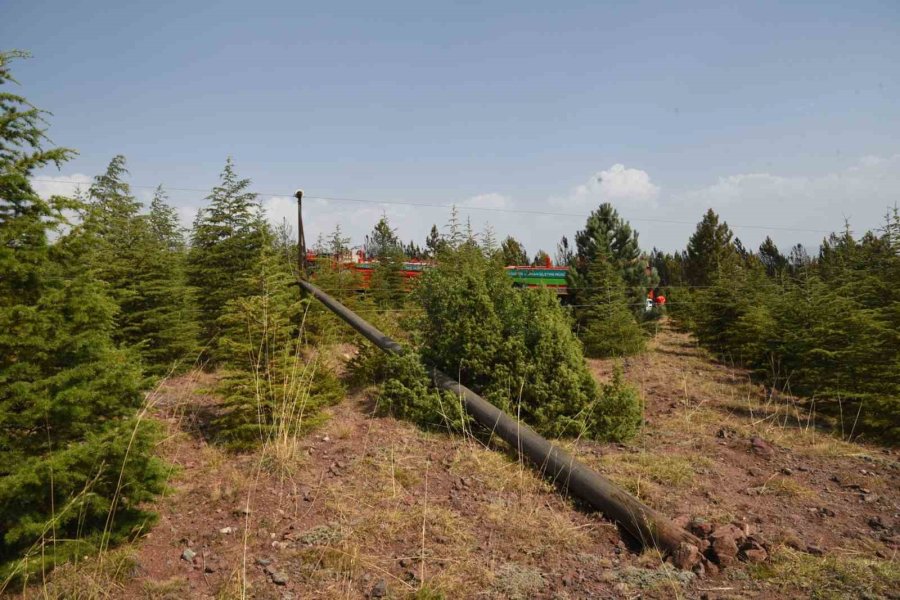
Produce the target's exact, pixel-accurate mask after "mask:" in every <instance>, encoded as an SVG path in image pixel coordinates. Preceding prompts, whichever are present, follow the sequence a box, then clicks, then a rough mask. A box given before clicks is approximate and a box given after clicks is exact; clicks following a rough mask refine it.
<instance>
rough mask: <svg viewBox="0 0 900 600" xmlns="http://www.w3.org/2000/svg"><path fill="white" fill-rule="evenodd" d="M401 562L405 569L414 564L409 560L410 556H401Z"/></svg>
mask: <svg viewBox="0 0 900 600" xmlns="http://www.w3.org/2000/svg"><path fill="white" fill-rule="evenodd" d="M399 563H400V566H401V567H403V568H404V569H405V568H407V567H408V566H410V565H411V564H412V561H411V560H409V559H408V558H401V559H400V560H399Z"/></svg>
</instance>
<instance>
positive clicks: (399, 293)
mask: <svg viewBox="0 0 900 600" xmlns="http://www.w3.org/2000/svg"><path fill="white" fill-rule="evenodd" d="M368 240H369V244H368V255H369V256H370V257H372V258H374V259H375V260H376V262H377V265H376V267H375V269H374V271H373V272H372V277H371V279H370V280H369V291H370V292H371V293H372V297H373V298H374V300H375V303H376V304H378V305H379V306H382V307H385V308H398V307H399V306H400V305H401V304H402V303H403V301H404V297H405V295H406V290H405V289H404V278H403V250H402V248H401V243H400V240H399V239H398V238H397V232H396V231H394V230H393V229H392V228H391V226H390V223H388V220H387V217H381V219H379V221H378V223H376V224H375V228H374V229H373V230H372V233H371V235H369V236H368Z"/></svg>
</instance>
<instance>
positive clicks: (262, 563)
mask: <svg viewBox="0 0 900 600" xmlns="http://www.w3.org/2000/svg"><path fill="white" fill-rule="evenodd" d="M256 564H258V565H259V566H261V567H268V566H269V565H271V564H272V559H271V558H257V559H256Z"/></svg>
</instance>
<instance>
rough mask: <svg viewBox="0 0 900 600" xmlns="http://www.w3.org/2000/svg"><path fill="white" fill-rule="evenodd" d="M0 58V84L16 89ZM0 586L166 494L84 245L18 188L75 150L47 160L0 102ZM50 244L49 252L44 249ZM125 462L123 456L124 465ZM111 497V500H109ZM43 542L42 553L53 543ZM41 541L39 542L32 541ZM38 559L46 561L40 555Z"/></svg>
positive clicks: (116, 530)
mask: <svg viewBox="0 0 900 600" xmlns="http://www.w3.org/2000/svg"><path fill="white" fill-rule="evenodd" d="M22 56H24V54H23V53H15V52H13V53H0V85H5V84H7V83H9V82H11V81H14V80H13V79H12V77H11V75H10V71H9V63H10V61H11V60H12V59H15V58H18V57H22ZM0 114H2V115H3V119H2V120H3V123H4V125H3V127H0V272H2V273H3V277H0V578H2V579H6V578H7V577H8V576H15V575H19V576H24V575H25V574H26V573H25V572H23V569H22V568H20V567H22V565H23V563H17V562H14V561H16V559H17V558H20V557H22V556H23V555H27V556H28V557H30V558H31V561H30V562H29V563H28V564H29V565H31V566H30V567H25V568H26V569H27V568H31V569H34V568H37V569H41V568H51V567H52V565H53V564H56V562H57V561H61V560H64V559H66V558H68V557H72V556H78V557H80V556H83V555H84V554H86V553H88V552H89V551H90V550H91V549H92V548H97V547H98V546H99V545H101V544H102V545H104V546H105V545H107V544H109V543H113V542H116V541H118V540H121V539H122V538H124V537H125V536H127V535H128V534H129V532H130V531H131V528H132V527H133V526H136V525H144V524H146V521H147V520H149V519H150V518H151V515H150V514H149V513H147V512H145V511H144V510H143V509H142V508H141V506H142V505H143V504H144V503H145V502H146V501H148V500H150V499H151V498H152V497H153V496H154V494H156V493H158V492H160V491H161V490H162V487H163V481H164V473H163V470H162V468H161V464H160V463H159V462H158V461H157V459H155V458H153V445H154V437H153V435H152V428H151V427H149V426H148V425H147V424H146V423H139V421H138V420H137V419H136V411H137V409H138V407H139V406H140V405H141V403H142V400H143V394H142V393H141V390H140V382H141V374H140V370H139V368H138V367H137V361H136V360H135V357H134V356H132V355H131V354H130V353H129V352H127V351H125V350H120V349H118V348H116V346H115V345H114V344H113V342H112V339H111V336H112V332H113V330H114V329H115V323H114V320H113V315H114V313H115V311H116V307H115V303H114V302H113V301H111V299H110V298H109V296H108V295H107V292H106V287H105V286H104V284H103V283H102V282H100V281H98V280H97V279H96V278H95V277H94V274H93V272H92V270H91V266H90V264H89V261H88V260H87V257H88V250H89V248H90V245H91V243H92V240H91V238H90V237H89V236H88V235H85V234H83V232H82V231H81V228H80V227H78V226H75V227H74V233H68V232H66V229H67V227H69V226H68V224H67V222H66V219H65V217H64V214H63V211H64V210H80V209H83V208H84V207H83V206H81V205H80V204H79V203H78V202H75V201H72V200H67V199H64V198H59V197H54V198H52V199H51V200H49V201H44V200H42V199H41V198H40V197H39V196H38V195H37V194H36V193H35V191H34V190H33V189H32V187H31V185H30V183H29V177H30V176H31V175H32V172H33V171H34V170H35V169H38V168H41V167H44V166H46V165H49V164H56V165H57V166H58V165H59V164H61V163H62V162H64V161H65V160H67V159H68V158H69V157H70V156H71V155H72V151H70V150H68V149H65V148H54V149H51V150H44V149H43V148H42V147H41V145H42V143H43V142H44V141H45V140H46V135H45V131H44V129H43V115H44V113H42V112H41V111H40V110H38V109H36V108H34V107H33V106H31V105H30V104H29V103H28V102H27V101H26V100H25V99H24V98H23V97H21V96H18V95H16V94H12V93H8V92H6V91H0ZM51 236H52V237H56V241H55V242H54V243H53V244H51V243H50V241H49V239H50V237H51ZM126 457H127V458H126ZM120 492H121V493H120ZM51 539H52V542H51ZM42 541H45V543H41V542H42ZM42 556H43V560H42V559H41V557H42Z"/></svg>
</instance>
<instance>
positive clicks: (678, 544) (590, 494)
mask: <svg viewBox="0 0 900 600" xmlns="http://www.w3.org/2000/svg"><path fill="white" fill-rule="evenodd" d="M300 287H301V288H303V289H304V290H306V291H307V292H309V294H311V295H312V296H313V297H315V298H316V299H317V300H319V301H320V302H322V304H324V305H325V306H326V307H327V308H328V309H329V310H331V311H332V312H333V313H335V314H336V315H337V316H339V317H340V318H341V319H343V320H344V321H346V322H347V324H348V325H350V326H351V327H353V328H354V329H356V330H357V331H358V332H359V333H361V334H362V335H363V336H364V337H365V338H366V339H367V340H369V341H370V342H372V343H373V344H375V345H376V346H378V347H379V348H381V349H382V350H384V351H385V352H387V353H389V354H400V353H401V352H403V346H402V345H400V344H399V343H397V342H396V341H394V340H392V339H391V338H389V337H388V336H386V335H385V334H384V333H382V332H381V331H379V330H378V329H376V328H375V327H373V326H372V325H371V324H370V323H368V322H367V321H365V320H364V319H362V318H361V317H360V316H359V315H357V314H356V313H354V312H353V311H351V310H350V309H349V308H347V307H346V306H344V305H343V304H341V303H340V302H338V301H337V300H335V299H334V298H332V297H331V296H330V295H328V294H326V293H325V292H323V291H322V290H320V289H319V288H318V287H316V286H315V285H313V284H311V283H309V282H308V281H303V280H300ZM432 376H433V379H434V383H435V385H437V386H438V387H440V388H442V389H445V390H449V391H450V392H453V393H454V394H456V395H457V397H459V398H460V400H461V401H462V403H463V406H464V407H465V409H466V411H467V412H468V413H469V414H470V415H472V417H474V419H475V420H476V421H478V423H480V424H481V425H482V426H484V427H486V428H487V429H489V430H491V431H493V432H494V433H495V434H496V435H497V436H498V437H499V438H500V439H502V440H503V441H505V442H506V443H508V444H509V445H510V446H512V447H513V448H515V449H516V452H517V453H518V454H519V455H520V456H525V457H526V458H528V460H529V461H530V462H532V463H533V464H534V465H535V466H536V467H537V468H538V469H539V470H540V472H541V474H542V475H543V476H544V477H546V478H548V479H549V480H550V481H552V482H553V483H554V484H555V485H556V486H557V487H559V488H561V489H562V491H563V493H571V494H573V495H574V496H576V497H578V498H580V499H581V500H584V501H585V502H587V503H588V504H590V505H591V506H592V507H593V508H595V509H597V510H599V511H601V512H602V513H603V514H604V515H606V516H607V517H609V518H611V519H613V520H614V521H616V522H617V523H619V524H620V525H621V526H622V527H624V528H625V529H626V530H627V531H628V532H629V533H630V534H631V535H633V536H634V537H635V538H636V539H637V540H638V541H640V542H641V543H642V544H643V545H644V546H645V547H656V548H658V549H659V550H660V551H662V552H663V553H665V554H672V553H675V552H678V554H679V555H680V556H682V557H686V556H696V557H697V558H696V560H693V561H691V560H690V559H689V561H688V562H687V563H686V562H685V561H684V560H682V561H677V562H681V565H680V566H682V567H686V568H690V567H692V566H693V564H690V563H691V562H694V563H696V562H697V561H699V553H698V552H696V550H694V551H693V552H691V550H692V549H691V548H689V546H694V547H695V548H696V547H698V546H700V544H701V542H700V540H699V539H697V538H696V537H695V536H693V535H691V534H690V533H689V532H687V531H685V530H684V529H682V528H681V527H678V526H677V525H675V524H674V523H672V522H671V521H670V520H668V519H667V518H666V517H665V516H663V515H662V514H660V513H658V512H657V511H655V510H653V509H652V508H650V507H649V506H646V505H645V504H643V503H642V502H641V501H640V500H638V499H637V498H635V497H634V496H632V495H631V494H629V493H628V492H626V491H625V490H624V489H622V488H621V487H619V486H618V485H616V484H615V483H613V482H612V481H610V480H609V479H607V478H606V477H603V476H602V475H600V474H599V473H597V472H596V471H594V470H592V469H591V468H589V467H587V466H586V465H584V464H582V463H580V462H578V461H577V460H575V457H574V456H572V455H571V454H569V453H568V452H566V451H565V450H563V449H561V448H559V447H557V446H554V445H553V444H551V443H550V442H549V441H547V440H546V439H545V438H544V437H543V436H541V435H539V434H538V433H537V432H535V431H534V430H533V429H531V428H530V427H528V426H527V425H525V424H524V423H521V422H519V421H517V420H515V419H513V418H512V417H511V416H509V415H507V414H506V413H505V412H503V411H502V410H500V409H498V408H497V407H496V406H494V405H493V404H491V403H490V402H488V401H487V400H485V399H484V398H482V397H481V396H479V395H478V394H476V393H475V392H473V391H472V390H470V389H469V388H467V387H466V386H464V385H462V384H460V383H459V382H457V381H455V380H453V379H452V378H450V377H448V376H447V375H446V374H445V373H443V372H442V371H440V370H438V369H432Z"/></svg>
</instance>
